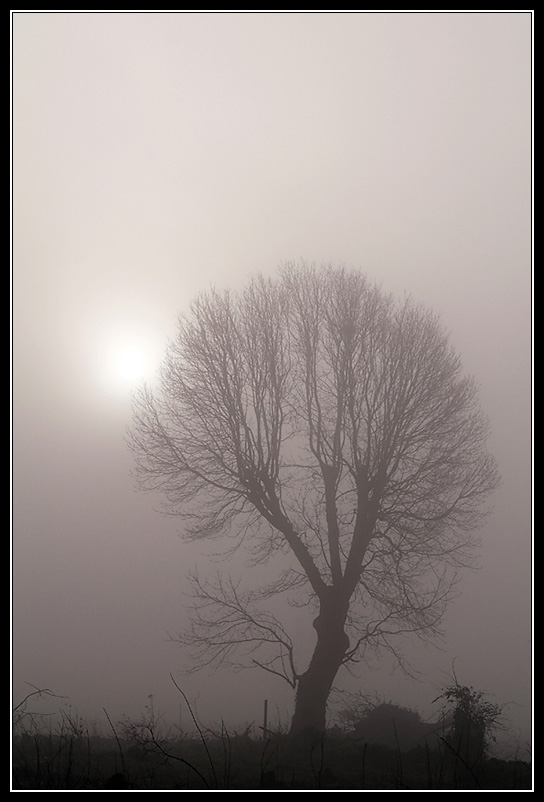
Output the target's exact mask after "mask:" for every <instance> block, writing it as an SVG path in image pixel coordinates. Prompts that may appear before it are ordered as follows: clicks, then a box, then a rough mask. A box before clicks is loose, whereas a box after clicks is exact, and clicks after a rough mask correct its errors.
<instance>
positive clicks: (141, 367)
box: [111, 342, 150, 384]
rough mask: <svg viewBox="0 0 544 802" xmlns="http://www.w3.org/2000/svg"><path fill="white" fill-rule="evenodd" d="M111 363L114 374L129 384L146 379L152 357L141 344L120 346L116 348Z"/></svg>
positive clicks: (132, 343) (131, 343) (130, 343)
mask: <svg viewBox="0 0 544 802" xmlns="http://www.w3.org/2000/svg"><path fill="white" fill-rule="evenodd" d="M111 361H112V365H111V367H112V370H113V373H114V374H115V375H116V376H118V377H119V379H120V381H121V382H126V383H128V384H132V383H135V382H139V381H141V380H142V379H144V378H145V377H146V375H147V374H148V372H149V368H150V355H149V353H148V352H147V351H146V349H145V348H144V347H143V346H142V344H141V343H134V342H129V343H125V344H124V345H122V344H121V345H119V346H118V347H116V348H114V350H113V352H112V355H111Z"/></svg>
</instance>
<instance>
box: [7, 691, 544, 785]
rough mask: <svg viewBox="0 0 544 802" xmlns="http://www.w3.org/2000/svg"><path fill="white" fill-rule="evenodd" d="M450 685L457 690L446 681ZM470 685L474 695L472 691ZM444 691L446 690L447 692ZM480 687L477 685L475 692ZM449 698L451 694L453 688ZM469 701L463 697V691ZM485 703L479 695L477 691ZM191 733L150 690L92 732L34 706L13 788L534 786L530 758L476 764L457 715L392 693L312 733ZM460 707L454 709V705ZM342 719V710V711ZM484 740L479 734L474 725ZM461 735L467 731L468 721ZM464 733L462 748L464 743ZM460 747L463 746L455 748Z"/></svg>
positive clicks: (17, 748) (23, 721) (250, 729)
mask: <svg viewBox="0 0 544 802" xmlns="http://www.w3.org/2000/svg"><path fill="white" fill-rule="evenodd" d="M449 690H451V689H449ZM469 690H470V691H471V694H472V697H473V698H475V697H474V692H472V689H469ZM445 693H446V696H447V691H446V692H445ZM477 695H478V694H476V696H477ZM447 698H449V697H447ZM462 700H463V703H464V696H462ZM479 701H480V703H481V698H480V700H479ZM187 705H188V708H189V710H190V712H191V715H192V716H193V722H194V724H195V732H194V733H182V732H180V731H179V729H177V730H173V729H172V728H168V727H166V726H165V724H164V722H163V719H162V717H161V716H160V715H158V714H157V713H156V711H155V710H154V707H153V701H152V698H151V697H150V701H149V704H148V706H147V707H146V708H145V710H144V713H143V715H142V716H141V718H139V719H138V720H132V719H129V718H125V719H123V721H121V722H119V723H117V724H115V725H114V724H112V722H111V721H109V717H108V722H109V726H110V728H111V729H112V734H111V735H108V736H107V737H105V736H104V735H96V734H90V732H89V730H88V728H87V726H86V725H85V724H84V722H83V721H82V720H81V719H80V718H79V717H78V716H77V715H73V714H71V713H70V712H68V713H66V711H63V712H62V711H61V714H60V718H59V719H58V721H57V723H56V725H55V726H53V725H51V724H49V727H47V722H46V721H43V720H39V719H38V718H36V717H35V716H32V715H31V714H30V713H27V714H26V715H24V716H23V717H22V718H21V715H20V713H21V710H20V708H19V709H18V715H17V716H16V722H15V724H16V731H15V733H14V737H13V749H12V753H13V789H14V790H37V791H38V790H68V791H76V790H144V791H145V790H149V791H160V790H176V789H178V790H195V791H197V790H219V791H220V790H237V789H239V790H244V789H245V790H278V791H280V790H380V789H382V790H437V791H440V790H452V789H453V790H464V789H473V790H529V789H531V787H532V773H531V764H530V762H527V761H523V760H519V759H517V758H515V759H510V760H504V759H502V760H500V759H498V758H495V757H489V756H487V753H486V751H485V750H484V751H483V753H481V752H479V753H478V761H477V764H472V765H470V764H469V763H468V762H467V760H466V755H463V754H462V750H459V749H457V747H456V744H457V741H456V739H457V737H458V730H457V727H458V724H457V723H456V721H455V720H454V719H453V720H452V719H450V718H442V719H441V720H439V722H438V723H435V724H428V723H426V722H423V721H422V720H421V718H420V716H419V715H418V714H417V713H416V712H414V711H412V710H408V709H406V708H403V707H399V706H398V705H395V704H393V703H390V702H379V701H378V702H376V703H375V704H369V705H368V707H367V709H366V710H363V715H362V717H361V716H359V717H357V716H355V717H354V718H353V719H352V720H351V721H349V717H347V716H344V724H343V725H342V726H336V727H334V728H332V729H329V730H327V731H326V732H325V733H324V734H323V735H322V736H321V737H320V738H316V739H315V740H314V741H313V742H308V741H307V740H306V739H297V738H296V737H293V736H292V735H289V734H288V733H285V732H273V731H267V733H266V736H265V737H263V734H262V729H261V728H258V727H257V728H256V727H255V726H254V725H250V726H247V727H246V728H245V729H244V730H243V731H241V732H237V731H234V730H230V729H229V728H228V727H227V726H226V725H225V723H224V722H222V723H221V725H220V727H219V728H218V729H217V730H210V729H207V728H205V727H203V726H202V725H201V724H200V723H199V722H198V721H197V720H196V717H195V716H194V715H193V712H192V710H191V708H190V705H189V704H188V702H187ZM458 707H459V705H458V706H457V707H455V708H454V709H457V708H458ZM340 718H342V715H341V716H340ZM476 737H477V740H478V743H480V740H479V739H480V734H479V732H478V731H476ZM463 738H464V739H468V742H469V743H470V737H469V736H467V733H466V731H465V730H463ZM466 745H467V743H466V740H465V741H463V747H466ZM456 750H457V751H456Z"/></svg>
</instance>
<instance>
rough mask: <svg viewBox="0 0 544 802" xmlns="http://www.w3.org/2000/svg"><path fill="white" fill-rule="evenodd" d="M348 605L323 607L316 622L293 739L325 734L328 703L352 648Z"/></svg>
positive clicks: (298, 696)
mask: <svg viewBox="0 0 544 802" xmlns="http://www.w3.org/2000/svg"><path fill="white" fill-rule="evenodd" d="M347 609H348V608H347V605H345V604H339V603H338V602H337V601H333V602H332V603H331V602H328V603H326V604H323V603H322V604H321V609H320V613H319V615H318V617H317V618H316V619H315V621H314V629H315V630H316V632H317V643H316V646H315V649H314V653H313V655H312V659H311V661H310V665H309V666H308V670H307V671H305V672H304V674H302V675H301V676H300V678H299V681H298V686H297V694H296V702H295V712H294V715H293V720H292V722H291V730H290V734H291V735H296V736H301V735H303V736H307V737H317V736H319V735H322V734H323V732H324V731H325V723H326V712H327V699H328V698H329V693H330V691H331V688H332V683H333V682H334V678H335V677H336V674H337V673H338V669H339V668H340V666H341V665H342V661H343V659H344V655H345V654H346V651H347V649H348V647H349V638H348V636H347V635H346V633H345V632H344V624H345V621H346V615H347Z"/></svg>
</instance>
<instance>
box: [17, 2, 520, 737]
mask: <svg viewBox="0 0 544 802" xmlns="http://www.w3.org/2000/svg"><path fill="white" fill-rule="evenodd" d="M12 21H13V40H12V47H13V54H12V55H13V103H12V109H13V258H12V299H13V300H12V316H13V318H12V320H13V361H12V376H13V392H12V399H13V401H12V403H13V407H12V409H13V417H12V422H13V427H12V428H13V446H12V452H13V481H12V587H13V606H12V624H13V700H14V703H17V702H18V701H20V699H21V698H22V697H23V696H25V695H26V693H27V692H28V691H29V690H30V689H31V688H30V686H29V685H28V684H27V683H30V684H31V685H33V686H38V687H42V688H43V687H46V688H49V689H51V690H53V691H54V692H55V693H58V694H61V695H63V696H65V697H67V700H68V702H69V703H70V704H72V705H73V706H74V707H75V708H77V710H78V711H79V712H80V713H81V714H82V715H83V716H84V717H85V718H86V719H87V720H88V721H92V720H96V721H102V720H103V718H104V717H103V711H102V708H106V709H107V711H108V713H109V714H110V716H111V718H112V720H114V721H115V720H118V719H119V718H120V717H121V716H122V715H124V714H126V715H131V716H137V715H138V714H139V713H140V712H142V711H143V708H144V706H145V705H146V704H147V702H148V695H149V694H152V695H153V698H154V700H155V704H156V705H157V707H158V708H160V710H161V711H162V712H164V713H165V714H166V715H167V717H172V718H174V719H177V715H178V712H177V711H178V708H179V703H180V701H181V700H180V698H179V694H177V692H176V691H175V689H174V688H173V686H172V683H171V680H170V677H169V674H170V673H172V674H174V675H175V676H176V678H177V681H178V682H179V683H180V684H181V685H182V686H183V688H184V689H185V692H186V693H187V695H188V696H189V698H191V699H193V700H197V706H198V712H199V713H200V714H201V716H202V718H203V720H204V721H205V722H211V721H220V720H221V718H223V719H224V720H225V721H226V722H231V721H232V722H233V723H234V724H235V725H236V726H238V722H246V721H247V722H249V721H257V720H259V719H260V716H261V710H262V702H263V699H264V698H268V700H269V705H270V709H271V710H277V711H278V712H279V714H280V715H281V716H282V720H283V722H284V723H286V722H287V721H288V720H289V717H290V714H291V712H292V699H291V695H290V692H289V690H288V689H287V687H286V688H284V687H283V686H282V685H281V681H280V680H278V681H277V682H274V680H273V679H272V678H271V677H270V676H268V675H264V676H263V675H260V674H258V673H256V672H249V673H242V674H230V673H228V672H221V673H219V674H216V675H213V676H209V675H203V674H200V675H198V676H193V677H191V678H185V677H183V676H182V675H181V673H180V671H181V668H182V666H183V665H184V656H183V654H182V653H181V652H180V649H179V647H177V646H175V645H173V644H172V643H171V642H169V635H170V634H175V632H176V631H179V630H181V629H182V628H183V626H184V624H185V623H186V599H185V597H184V595H183V594H184V593H186V592H187V591H188V587H187V583H186V581H185V579H184V577H185V574H186V573H187V571H189V570H190V569H191V568H193V567H194V565H195V564H196V563H198V564H199V565H202V566H205V565H206V564H207V558H206V556H205V553H203V552H202V547H201V546H199V545H198V544H193V545H191V546H188V545H187V544H185V543H183V542H182V541H181V540H180V539H179V537H178V533H179V527H180V523H179V521H177V520H176V519H175V518H164V517H163V516H161V515H159V514H158V513H157V512H156V508H157V507H158V506H159V499H158V498H153V497H151V496H149V495H142V494H139V493H136V492H135V490H134V486H133V481H132V479H131V477H130V470H131V467H132V465H131V459H130V455H129V453H128V451H127V448H126V444H125V441H124V435H125V429H126V426H127V425H128V424H129V423H130V396H131V392H132V390H133V385H132V384H131V382H127V381H122V380H121V379H120V377H119V376H118V375H117V374H116V372H115V368H114V367H113V361H112V360H113V355H114V352H115V350H116V349H118V347H119V346H120V345H121V344H122V343H124V342H133V341H137V342H139V343H140V344H141V347H142V348H144V349H146V352H147V355H148V359H149V370H148V372H147V374H146V376H145V378H147V379H149V380H151V381H152V380H153V376H154V371H156V368H157V367H158V364H159V361H160V359H161V356H162V352H163V350H164V347H165V345H166V342H167V339H168V338H169V337H171V336H173V334H174V333H175V328H176V318H177V314H178V313H179V312H180V311H184V310H187V308H188V305H189V303H190V301H191V299H192V298H193V297H194V296H195V294H197V293H198V292H200V291H202V290H206V289H208V288H209V287H210V286H212V285H214V286H217V287H219V288H223V287H233V288H239V287H241V286H243V284H244V282H245V281H246V280H247V278H248V277H249V276H251V275H253V274H254V273H255V272H257V271H262V272H263V273H265V274H267V275H273V274H274V272H275V271H276V270H277V268H278V266H279V264H280V263H281V262H283V261H286V260H300V259H305V260H307V261H315V262H317V263H321V262H332V263H334V264H340V263H345V264H346V265H348V266H349V267H353V268H357V269H360V270H362V271H364V272H366V273H367V274H368V276H369V277H370V278H371V279H375V280H378V281H380V282H382V284H383V287H384V289H385V290H387V291H392V292H394V293H397V294H402V293H405V292H407V293H410V294H412V295H413V296H414V297H415V298H416V299H418V300H421V301H422V302H424V303H426V304H428V305H429V306H430V307H432V308H433V309H434V310H435V311H436V312H438V313H439V314H440V315H441V317H442V320H443V323H444V326H445V327H446V329H447V330H448V331H450V332H451V339H452V343H453V344H454V346H455V347H456V349H457V350H458V351H459V353H460V354H461V356H462V360H463V364H464V366H465V368H466V370H467V372H469V373H472V374H474V375H475V376H476V379H477V381H478V382H479V384H480V387H481V402H482V406H483V408H484V410H485V411H486V413H487V414H488V415H489V418H490V423H491V429H492V436H491V440H490V450H491V451H492V453H493V454H494V456H495V457H496V459H497V461H498V463H499V468H500V471H501V474H502V486H501V488H500V490H499V491H498V492H497V493H496V494H495V496H494V498H493V513H492V515H491V516H490V518H489V520H488V523H487V524H486V526H485V528H484V529H483V531H482V532H481V535H482V540H483V544H482V549H481V559H480V565H481V568H480V570H479V571H478V572H477V573H467V574H466V575H465V576H464V580H463V583H462V586H461V591H462V593H461V595H460V597H459V599H458V600H457V601H456V602H455V604H454V605H453V606H452V607H451V608H450V611H449V614H448V617H447V621H446V627H445V630H446V640H445V643H444V645H443V648H444V650H443V651H442V652H436V651H422V650H421V648H420V647H417V648H416V646H414V647H413V648H411V649H409V652H410V656H411V657H412V659H413V661H414V664H415V666H416V667H417V668H418V669H419V670H420V671H421V672H422V677H421V681H419V682H416V681H413V680H408V679H406V678H404V677H403V676H402V675H401V674H398V673H396V674H393V675H390V673H389V670H388V669H382V670H381V671H379V670H377V671H372V672H371V671H368V670H365V671H363V672H362V674H361V678H360V680H358V681H355V680H353V679H350V678H349V677H347V679H346V687H348V686H349V687H350V688H352V689H353V688H359V689H362V690H365V691H367V692H369V693H373V692H376V693H380V694H382V695H384V696H386V697H387V698H388V699H391V700H392V701H394V702H396V703H399V704H405V705H407V706H410V707H415V706H417V707H418V708H419V709H420V711H421V712H422V713H423V714H424V715H431V714H432V712H433V707H432V705H431V701H432V700H433V699H434V698H435V697H436V696H437V695H438V692H439V690H440V687H442V686H443V685H444V684H448V683H449V678H450V676H451V670H452V660H455V671H456V674H457V677H458V679H459V681H460V682H461V683H462V684H467V685H472V686H474V687H475V688H477V689H481V690H485V691H487V692H489V693H490V694H492V695H493V701H495V702H497V703H500V704H502V703H511V704H510V705H509V706H508V708H507V711H506V713H507V718H508V720H509V722H510V723H511V725H512V729H513V731H514V732H518V731H519V732H520V733H521V740H522V742H524V741H525V740H527V739H528V733H529V731H530V713H531V695H530V692H531V384H530V380H531V25H532V15H531V14H530V13H528V12H519V13H511V12H507V13H479V12H461V13H459V12H453V13H440V12H439V13H419V12H412V13H367V12H357V13H348V12H341V13H330V12H326V13H299V12H274V13H268V12H256V13H239V12H231V13H215V12H209V13H126V14H123V13H117V12H96V13H89V12H87V13H77V12H76V13H55V12H53V13H52V12H47V13H37V12H15V13H14V14H13V17H12ZM310 633H311V630H308V631H306V630H304V628H301V630H300V638H301V639H306V640H307V648H310V647H311V634H310ZM305 645H306V644H305ZM336 684H338V685H341V684H342V683H341V677H340V676H339V677H338V678H337V683H336Z"/></svg>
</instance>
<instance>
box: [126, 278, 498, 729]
mask: <svg viewBox="0 0 544 802" xmlns="http://www.w3.org/2000/svg"><path fill="white" fill-rule="evenodd" d="M487 435H488V425H487V420H486V418H485V416H484V415H483V413H482V412H481V410H480V407H479V403H478V393H477V387H476V384H475V382H474V380H473V379H472V378H471V377H467V376H465V375H464V373H463V370H462V366H461V362H460V359H459V356H458V355H457V354H456V352H455V350H454V349H453V347H452V345H451V344H450V342H449V337H448V335H447V333H446V332H445V331H444V330H443V327H442V325H441V323H440V320H439V318H438V317H437V316H436V315H435V314H434V313H432V312H431V311H429V310H427V309H426V308H424V307H423V306H421V305H420V304H417V303H415V302H414V301H413V300H412V299H410V298H403V299H401V300H397V299H395V298H393V297H392V296H391V295H389V294H387V293H385V292H383V291H382V289H381V288H380V287H379V286H377V285H375V284H373V283H371V282H370V281H369V280H368V279H367V278H366V277H365V276H364V275H363V274H362V273H360V272H357V271H352V270H348V269H345V268H334V267H323V268H317V267H315V266H308V265H301V266H297V265H287V266H285V267H284V268H283V269H282V270H281V272H280V273H279V275H278V276H277V277H276V278H264V277H262V276H259V277H256V278H255V279H254V280H252V281H251V282H250V283H249V284H248V286H247V287H246V288H245V289H244V290H243V291H241V292H239V293H232V292H223V293H219V292H216V291H210V292H208V293H204V294H202V295H201V296H199V297H198V298H197V299H196V300H195V301H194V303H193V304H192V307H191V310H190V313H189V314H188V315H185V316H183V317H180V319H179V327H178V334H177V338H176V339H175V341H174V342H172V343H171V344H170V346H169V348H168V351H167V354H166V358H165V360H164V363H163V366H162V372H161V386H160V391H159V393H158V394H155V393H153V392H152V391H151V390H149V389H148V388H143V389H142V391H141V392H140V394H139V396H138V398H137V399H136V403H135V408H134V421H133V428H132V432H131V446H132V448H133V450H134V453H135V457H136V464H137V475H138V478H139V481H140V484H141V486H142V487H145V488H147V489H153V490H159V491H161V492H162V493H163V494H164V497H165V499H166V501H167V505H168V509H169V510H170V511H171V512H175V513H176V514H179V515H180V516H182V517H183V520H184V524H183V533H184V536H185V537H187V538H189V539H198V538H214V537H221V538H232V539H233V542H234V543H235V544H237V543H239V542H240V541H242V540H243V541H244V543H245V544H246V545H247V547H248V549H249V551H250V554H251V557H252V559H253V560H256V561H261V562H263V563H267V564H268V565H270V566H271V568H270V570H271V571H272V563H273V560H272V558H273V557H274V556H275V555H280V554H283V555H286V554H288V555H291V558H292V559H291V562H290V566H289V567H288V569H287V570H285V571H283V573H281V574H280V575H279V576H277V577H275V578H274V579H272V575H271V579H270V582H269V584H268V585H267V587H266V588H258V589H244V588H240V587H239V586H237V585H236V584H235V583H233V582H231V581H229V580H228V579H227V578H224V579H220V580H218V582H217V583H216V584H215V585H213V584H210V583H209V582H204V581H201V580H199V579H197V580H196V583H197V593H198V595H199V596H200V603H199V605H198V606H197V608H196V612H197V616H196V618H195V621H194V623H193V627H192V629H191V632H190V633H189V634H188V638H189V640H190V642H191V643H192V644H193V645H195V646H196V647H197V649H198V650H199V656H200V659H202V660H204V661H206V660H207V661H211V662H214V661H221V660H224V659H227V658H228V657H229V656H231V655H232V654H233V653H234V652H235V651H236V650H237V649H239V648H242V649H244V648H246V649H249V650H251V652H252V653H255V650H257V648H258V647H261V646H264V647H265V655H266V656H265V657H263V658H262V659H259V658H258V657H257V656H255V657H254V659H255V662H257V663H258V664H260V665H262V666H263V667H265V668H267V669H268V670H270V671H272V672H273V673H278V674H280V675H281V676H283V677H284V678H285V679H287V680H288V681H289V682H290V683H291V684H292V685H293V687H296V688H297V709H299V708H300V710H301V711H302V712H301V713H300V719H301V722H302V724H303V725H306V724H308V723H311V719H312V712H311V710H310V708H312V705H313V708H314V709H315V708H317V707H320V708H323V710H324V704H325V702H326V697H327V695H328V692H329V690H330V685H331V683H332V680H333V679H334V676H335V675H336V672H337V670H338V668H339V667H340V666H341V665H342V664H344V663H346V662H348V661H353V660H360V659H364V657H365V654H366V651H367V649H369V648H375V647H376V646H382V647H385V648H390V649H393V650H395V649H396V647H395V635H397V634H399V633H407V632H415V633H417V634H419V635H421V636H423V635H429V634H431V635H432V634H435V633H436V632H437V631H438V630H439V626H440V622H441V619H442V616H443V613H444V609H445V605H446V603H447V601H448V599H449V598H450V595H451V590H452V587H453V584H454V582H455V577H456V569H457V568H459V567H460V566H463V565H466V564H467V563H469V562H470V560H471V558H472V553H473V549H474V546H475V545H476V543H477V536H476V533H477V530H478V527H479V526H480V525H481V522H482V517H483V515H484V514H485V508H484V506H483V505H484V502H485V500H486V498H487V497H488V495H489V493H490V492H491V491H492V490H493V489H494V488H495V487H496V485H497V483H498V473H497V469H496V466H495V463H494V460H493V458H492V457H491V456H490V455H489V454H488V453H487V450H486V439H487ZM283 562H284V561H283ZM293 587H296V588H297V589H298V592H299V593H301V592H302V593H305V594H306V598H307V600H308V601H310V602H311V603H313V604H314V606H315V609H316V611H317V617H316V619H315V621H314V628H315V630H316V633H317V642H316V649H315V652H314V655H313V657H312V660H311V661H310V664H309V666H308V667H307V669H306V670H305V671H304V672H301V671H300V669H299V668H298V667H297V663H296V659H295V656H294V649H293V643H292V641H291V640H290V638H289V635H288V633H287V630H286V628H285V627H284V626H283V625H282V624H281V623H280V622H279V621H278V620H277V619H276V618H275V617H274V616H273V615H272V614H271V613H269V612H263V611H262V610H260V609H259V608H258V605H257V600H258V599H259V598H261V597H262V596H267V595H269V594H272V593H274V592H280V591H285V590H287V589H289V588H293ZM267 650H268V651H267ZM325 664H327V666H328V667H326V666H325ZM318 677H320V679H319V681H318V679H317V678H318ZM312 678H313V679H312ZM316 683H317V684H316ZM317 685H320V686H321V685H322V686H323V687H322V688H321V687H320V690H319V692H317ZM305 687H307V688H308V689H310V690H308V692H306V691H305V690H304V689H305ZM322 697H324V699H325V702H323V704H322V703H321V701H320V700H321V698H322ZM305 699H306V701H305ZM323 715H324V713H323ZM323 715H321V713H320V714H319V716H318V717H317V718H316V717H315V716H314V719H315V722H317V721H318V719H319V721H321V720H322V718H323ZM295 717H296V714H295ZM315 722H314V723H315ZM301 726H302V725H301Z"/></svg>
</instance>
